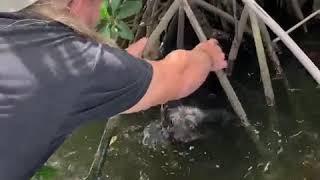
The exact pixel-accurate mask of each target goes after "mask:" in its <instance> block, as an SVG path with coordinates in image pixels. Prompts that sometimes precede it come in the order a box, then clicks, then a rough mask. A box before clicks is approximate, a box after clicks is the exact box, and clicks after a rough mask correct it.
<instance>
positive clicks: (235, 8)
mask: <svg viewBox="0 0 320 180" xmlns="http://www.w3.org/2000/svg"><path fill="white" fill-rule="evenodd" d="M232 10H233V20H234V27H235V28H234V29H235V34H237V31H238V17H237V0H232Z"/></svg>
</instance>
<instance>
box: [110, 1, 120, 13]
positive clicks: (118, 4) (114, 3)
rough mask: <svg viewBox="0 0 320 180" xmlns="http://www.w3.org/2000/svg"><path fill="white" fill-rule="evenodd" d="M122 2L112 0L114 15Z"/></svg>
mask: <svg viewBox="0 0 320 180" xmlns="http://www.w3.org/2000/svg"><path fill="white" fill-rule="evenodd" d="M120 4H121V0H111V9H112V15H113V16H115V15H116V11H117V10H118V8H119V6H120Z"/></svg>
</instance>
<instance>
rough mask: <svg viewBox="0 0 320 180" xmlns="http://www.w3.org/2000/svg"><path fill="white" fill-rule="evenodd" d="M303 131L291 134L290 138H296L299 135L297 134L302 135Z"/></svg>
mask: <svg viewBox="0 0 320 180" xmlns="http://www.w3.org/2000/svg"><path fill="white" fill-rule="evenodd" d="M302 133H303V131H299V132H298V133H296V134H294V135H292V136H290V138H291V139H292V138H295V137H297V136H300V135H301V134H302Z"/></svg>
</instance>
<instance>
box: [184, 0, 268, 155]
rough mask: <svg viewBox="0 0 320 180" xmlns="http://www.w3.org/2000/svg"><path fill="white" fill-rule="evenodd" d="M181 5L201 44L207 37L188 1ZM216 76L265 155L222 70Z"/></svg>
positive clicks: (185, 0)
mask: <svg viewBox="0 0 320 180" xmlns="http://www.w3.org/2000/svg"><path fill="white" fill-rule="evenodd" d="M183 5H184V10H185V11H186V14H187V17H188V18H189V20H190V23H191V25H192V27H193V28H194V30H195V32H196V34H197V36H198V38H199V40H200V41H201V42H203V41H206V40H207V37H206V36H205V34H204V32H203V30H202V28H201V27H200V25H199V22H198V20H197V19H196V16H195V15H194V13H193V11H192V9H191V7H190V5H189V3H188V1H187V0H183ZM216 75H217V77H218V79H219V81H220V83H221V86H222V87H223V89H224V91H225V93H226V95H227V97H228V99H229V101H230V103H231V106H232V107H233V109H234V111H235V113H236V114H237V115H238V116H239V118H240V119H241V123H242V125H243V126H244V128H245V129H246V130H247V131H248V133H249V134H250V137H251V138H252V140H253V141H254V142H255V143H256V144H257V145H258V146H257V147H258V149H259V151H260V152H261V153H263V154H264V153H266V150H265V149H264V148H263V146H262V145H261V143H260V141H259V135H258V133H257V132H258V131H257V130H256V129H255V127H253V126H252V125H251V124H250V122H249V121H248V118H247V115H246V113H245V111H244V109H243V107H242V105H241V103H240V101H239V99H238V97H237V95H236V93H235V92H234V90H233V88H232V86H231V84H230V82H229V80H228V78H227V76H226V75H225V73H224V72H223V71H222V70H220V71H217V72H216Z"/></svg>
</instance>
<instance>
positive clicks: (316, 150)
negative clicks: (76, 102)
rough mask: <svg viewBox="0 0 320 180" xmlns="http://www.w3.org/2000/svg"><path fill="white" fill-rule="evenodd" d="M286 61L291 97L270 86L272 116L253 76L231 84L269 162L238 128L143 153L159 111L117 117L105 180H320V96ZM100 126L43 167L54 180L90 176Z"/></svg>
mask: <svg viewBox="0 0 320 180" xmlns="http://www.w3.org/2000/svg"><path fill="white" fill-rule="evenodd" d="M283 59H285V60H283V64H285V67H286V68H285V70H286V73H287V76H288V79H289V82H290V86H291V88H292V89H294V90H293V91H291V92H290V94H291V95H292V96H288V94H287V93H286V91H285V90H284V88H283V86H282V82H281V80H274V81H273V85H274V89H275V94H276V101H277V108H276V110H273V111H272V110H270V109H268V107H266V105H265V103H264V97H263V90H262V89H261V87H260V86H257V81H256V79H254V78H253V76H252V74H251V72H248V74H246V75H244V76H243V77H239V78H237V79H238V80H235V81H233V82H232V83H233V85H234V86H235V90H236V92H237V94H238V95H239V98H240V100H241V102H242V103H243V105H244V107H245V110H246V112H247V113H248V116H249V119H250V122H251V123H252V124H253V125H254V126H255V127H256V128H257V129H258V130H259V131H260V137H261V140H260V141H261V142H262V143H263V144H265V145H266V148H267V149H271V150H273V153H272V154H271V156H267V157H266V156H263V155H261V154H260V153H259V152H258V151H257V148H256V145H255V144H254V143H253V142H252V141H251V139H250V138H249V137H248V135H247V133H246V131H245V130H244V129H243V128H242V127H240V126H238V123H235V125H234V126H233V127H231V128H227V129H222V130H220V131H217V132H216V133H214V134H213V135H211V136H210V137H208V138H206V139H203V140H199V141H196V142H194V143H191V144H180V145H170V146H168V147H166V148H157V149H152V148H148V147H146V146H143V145H142V137H143V134H142V131H143V128H144V127H145V126H146V125H148V124H149V123H150V122H151V121H155V120H159V118H160V116H159V111H158V110H157V109H152V110H150V111H147V112H144V113H139V114H135V115H130V116H124V117H122V119H121V122H120V123H119V126H120V127H121V129H120V131H119V132H117V133H116V134H115V135H114V136H115V137H114V138H113V143H112V144H111V146H110V149H109V151H108V158H107V162H106V164H105V166H104V169H103V177H102V179H110V180H164V179H168V180H211V179H218V180H238V179H248V180H249V179H250V180H260V179H271V180H278V179H279V180H317V179H320V141H319V132H320V111H319V107H320V89H319V88H316V84H315V83H314V82H313V81H311V80H310V79H309V78H307V76H306V72H305V71H304V70H303V68H302V67H300V65H299V64H298V63H296V62H297V60H295V59H294V58H292V57H290V56H288V57H283ZM251 77H252V78H251ZM240 82H241V83H240ZM269 112H271V114H273V116H270V114H269ZM104 126H105V122H95V123H92V124H89V125H86V126H84V127H82V128H81V129H79V130H78V131H77V132H75V133H74V134H73V135H72V136H71V137H70V138H69V139H68V140H67V141H66V142H65V144H64V145H63V146H62V147H61V148H60V149H59V151H58V152H57V153H56V154H54V155H53V156H52V158H51V159H50V161H49V163H48V164H49V165H50V166H52V167H54V168H55V169H57V170H58V175H57V176H56V177H55V178H54V179H65V180H69V179H70V180H71V179H72V180H76V179H81V178H84V177H85V176H86V175H87V173H88V170H89V168H90V165H91V162H92V160H93V157H94V154H95V152H96V149H97V146H98V144H99V141H100V136H101V134H102V132H103V129H104Z"/></svg>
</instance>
